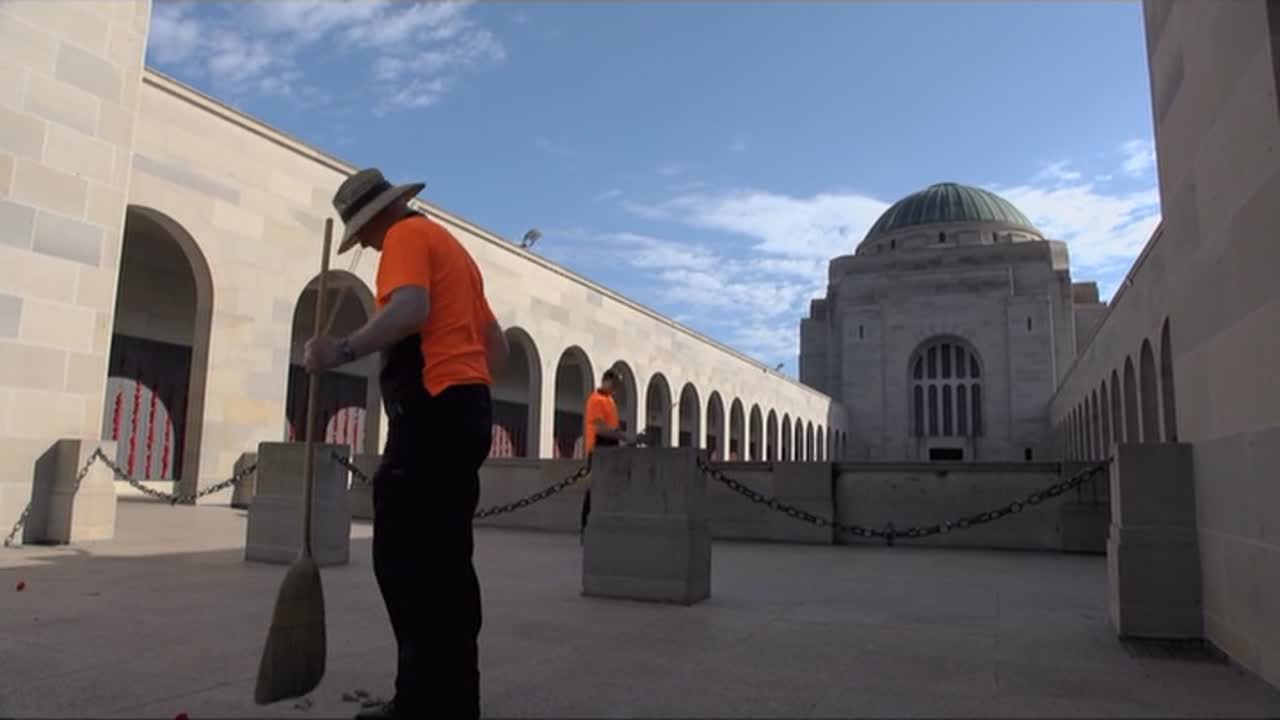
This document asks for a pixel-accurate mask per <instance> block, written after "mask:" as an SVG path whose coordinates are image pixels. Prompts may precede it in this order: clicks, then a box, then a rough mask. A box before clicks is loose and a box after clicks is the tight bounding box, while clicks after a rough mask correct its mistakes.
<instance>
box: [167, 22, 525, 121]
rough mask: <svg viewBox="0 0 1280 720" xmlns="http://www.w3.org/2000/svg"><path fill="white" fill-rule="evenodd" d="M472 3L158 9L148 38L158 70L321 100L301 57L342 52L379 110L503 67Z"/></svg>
mask: <svg viewBox="0 0 1280 720" xmlns="http://www.w3.org/2000/svg"><path fill="white" fill-rule="evenodd" d="M471 5H472V3H471V2H470V0H466V1H459V0H450V1H449V2H393V1H391V0H270V1H265V0H264V1H261V2H241V3H229V4H226V5H217V6H215V5H213V4H204V3H187V2H183V3H176V2H160V3H158V4H157V5H156V10H155V13H154V18H153V21H152V31H151V39H150V47H151V57H152V58H153V59H154V60H155V61H156V62H159V63H161V64H173V65H178V66H179V68H180V70H181V71H182V72H185V73H190V74H192V75H194V76H198V77H207V78H209V79H210V80H211V81H212V82H213V83H214V84H215V86H216V89H217V91H219V92H226V93H231V94H245V93H249V92H259V93H273V94H288V95H291V96H306V97H308V98H310V99H311V100H312V101H314V100H315V99H316V98H320V97H323V94H322V93H320V92H318V91H317V90H316V89H315V87H314V86H315V85H316V84H318V83H320V82H322V81H321V80H320V79H318V78H308V77H307V76H306V73H305V72H304V71H303V70H302V69H301V67H302V65H303V62H302V57H301V56H302V54H303V53H305V52H315V53H323V56H324V57H325V58H329V57H332V56H335V55H341V56H343V57H344V60H345V61H347V62H350V63H353V66H352V69H353V70H355V71H356V72H360V67H361V66H362V65H363V66H364V68H365V70H366V71H367V72H368V74H369V76H370V77H371V78H372V79H373V82H370V83H366V84H365V85H363V86H362V87H361V88H359V89H360V90H363V91H370V92H372V93H374V95H375V97H374V101H373V104H374V107H375V110H376V111H378V112H380V113H382V112H387V111H390V110H396V109H412V108H422V107H427V106H430V105H432V104H434V103H436V102H438V101H439V100H440V98H441V97H442V96H443V95H444V94H445V93H447V92H448V90H449V89H451V88H453V87H454V86H456V84H457V83H458V81H459V80H460V77H461V74H462V73H463V72H465V71H468V70H474V69H476V68H479V67H484V66H490V65H494V64H498V63H501V62H503V61H505V60H506V50H505V48H504V47H503V45H502V43H501V41H500V40H499V39H498V38H497V37H496V36H495V35H494V34H493V33H492V32H490V31H489V30H488V29H486V28H483V27H479V26H477V25H476V24H475V23H474V22H473V21H472V20H470V19H469V18H468V17H467V16H466V13H467V11H468V10H469V9H470V7H471Z"/></svg>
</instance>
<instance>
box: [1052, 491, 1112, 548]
mask: <svg viewBox="0 0 1280 720" xmlns="http://www.w3.org/2000/svg"><path fill="white" fill-rule="evenodd" d="M1058 522H1059V523H1060V527H1061V528H1062V550H1063V552H1069V553H1090V554H1095V555H1101V554H1103V553H1105V552H1107V531H1108V527H1109V526H1110V524H1111V507H1110V506H1109V505H1107V504H1105V503H1078V502H1068V503H1063V504H1062V508H1061V509H1060V510H1059V512H1058Z"/></svg>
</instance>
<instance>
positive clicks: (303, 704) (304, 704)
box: [293, 697, 314, 710]
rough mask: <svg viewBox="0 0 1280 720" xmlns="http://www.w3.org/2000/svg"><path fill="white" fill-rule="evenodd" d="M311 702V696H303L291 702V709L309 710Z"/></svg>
mask: <svg viewBox="0 0 1280 720" xmlns="http://www.w3.org/2000/svg"><path fill="white" fill-rule="evenodd" d="M313 704H314V703H312V702H311V698H309V697H304V698H302V699H301V700H299V701H298V702H296V703H294V704H293V709H294V710H310V709H311V706H312V705H313Z"/></svg>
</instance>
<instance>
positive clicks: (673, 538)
mask: <svg viewBox="0 0 1280 720" xmlns="http://www.w3.org/2000/svg"><path fill="white" fill-rule="evenodd" d="M698 452H699V451H698V450H696V449H693V448H602V449H600V450H597V452H596V453H595V457H594V459H593V461H592V472H591V519H590V521H589V524H588V525H587V532H586V539H585V547H584V548H583V554H582V594H583V595H587V596H595V597H610V598H625V599H630V600H647V601H653V602H667V603H678V604H682V605H693V604H695V603H698V602H700V601H702V600H705V599H707V598H708V597H710V596H711V529H710V526H709V523H708V516H707V487H706V478H705V477H704V476H703V475H702V473H701V472H699V470H698V466H697V455H698Z"/></svg>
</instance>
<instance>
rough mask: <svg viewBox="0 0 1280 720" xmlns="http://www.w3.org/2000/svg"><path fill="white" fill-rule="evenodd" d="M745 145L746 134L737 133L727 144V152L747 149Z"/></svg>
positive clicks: (738, 151)
mask: <svg viewBox="0 0 1280 720" xmlns="http://www.w3.org/2000/svg"><path fill="white" fill-rule="evenodd" d="M747 145H748V142H747V136H746V135H738V136H737V137H735V138H734V139H733V142H732V143H730V144H729V152H733V153H740V152H745V151H746V149H747Z"/></svg>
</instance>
